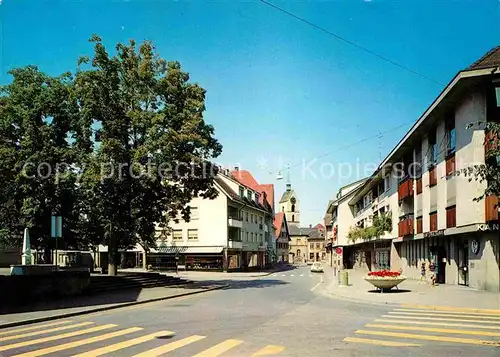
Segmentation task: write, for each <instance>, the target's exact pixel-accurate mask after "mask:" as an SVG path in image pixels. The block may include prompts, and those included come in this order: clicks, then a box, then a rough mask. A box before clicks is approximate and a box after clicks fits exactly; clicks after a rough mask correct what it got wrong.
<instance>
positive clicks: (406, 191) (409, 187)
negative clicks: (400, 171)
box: [398, 178, 413, 201]
mask: <svg viewBox="0 0 500 357" xmlns="http://www.w3.org/2000/svg"><path fill="white" fill-rule="evenodd" d="M411 196H413V180H412V179H410V178H407V179H405V180H404V181H403V182H401V183H400V184H399V186H398V198H399V200H400V201H401V200H404V199H405V198H407V197H411Z"/></svg>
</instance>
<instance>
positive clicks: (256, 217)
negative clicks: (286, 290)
mask: <svg viewBox="0 0 500 357" xmlns="http://www.w3.org/2000/svg"><path fill="white" fill-rule="evenodd" d="M247 174H249V173H248V172H246V173H244V174H242V175H241V176H239V175H238V174H237V170H236V172H233V173H230V172H229V171H223V172H221V173H219V174H218V175H217V177H216V178H215V183H214V184H215V187H216V188H217V190H218V192H219V195H218V196H217V198H215V199H213V200H209V199H202V198H194V199H193V200H192V201H191V202H190V204H189V206H190V207H191V217H190V221H189V222H185V221H183V220H182V218H180V217H178V223H175V222H171V224H170V227H169V229H168V230H164V231H160V230H159V231H158V242H157V246H158V247H157V249H152V250H151V251H150V252H149V253H148V255H147V265H152V266H153V267H155V266H156V267H159V268H171V267H172V266H175V265H176V264H179V265H181V266H183V267H185V268H186V269H217V270H231V269H240V268H243V269H246V268H263V267H264V266H265V265H266V264H267V263H268V262H269V261H270V260H271V258H270V256H269V252H268V242H269V239H268V237H269V235H272V240H273V241H274V240H275V238H274V235H273V229H272V217H273V209H272V206H271V204H270V203H269V200H271V201H272V200H273V195H274V189H272V190H271V189H269V188H268V187H267V186H266V188H265V189H264V188H263V187H260V186H259V185H253V184H252V185H249V184H248V183H247V184H244V183H243V182H245V178H242V177H246V178H248V177H247ZM250 176H251V175H250ZM251 186H252V187H251ZM268 193H269V194H268Z"/></svg>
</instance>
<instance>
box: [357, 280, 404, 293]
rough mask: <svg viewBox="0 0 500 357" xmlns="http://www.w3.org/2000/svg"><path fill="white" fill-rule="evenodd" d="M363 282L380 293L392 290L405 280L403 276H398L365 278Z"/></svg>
mask: <svg viewBox="0 0 500 357" xmlns="http://www.w3.org/2000/svg"><path fill="white" fill-rule="evenodd" d="M365 280H366V281H367V282H369V283H370V284H372V285H373V286H375V287H376V288H377V289H379V290H380V292H382V291H383V290H391V289H392V288H394V287H397V286H398V285H399V284H401V283H402V282H403V281H405V280H406V278H405V277H404V276H400V277H398V278H375V277H366V278H365Z"/></svg>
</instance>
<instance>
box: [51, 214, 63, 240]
mask: <svg viewBox="0 0 500 357" xmlns="http://www.w3.org/2000/svg"><path fill="white" fill-rule="evenodd" d="M50 236H51V237H52V238H62V217H61V216H52V223H51V232H50Z"/></svg>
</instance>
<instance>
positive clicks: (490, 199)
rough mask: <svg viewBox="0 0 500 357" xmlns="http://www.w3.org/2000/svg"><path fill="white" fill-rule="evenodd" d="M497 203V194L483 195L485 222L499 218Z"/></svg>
mask: <svg viewBox="0 0 500 357" xmlns="http://www.w3.org/2000/svg"><path fill="white" fill-rule="evenodd" d="M498 204H499V200H498V197H497V196H495V195H490V196H486V197H485V213H486V217H485V220H486V222H495V221H498V220H499V213H498Z"/></svg>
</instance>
